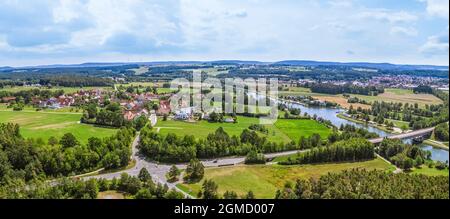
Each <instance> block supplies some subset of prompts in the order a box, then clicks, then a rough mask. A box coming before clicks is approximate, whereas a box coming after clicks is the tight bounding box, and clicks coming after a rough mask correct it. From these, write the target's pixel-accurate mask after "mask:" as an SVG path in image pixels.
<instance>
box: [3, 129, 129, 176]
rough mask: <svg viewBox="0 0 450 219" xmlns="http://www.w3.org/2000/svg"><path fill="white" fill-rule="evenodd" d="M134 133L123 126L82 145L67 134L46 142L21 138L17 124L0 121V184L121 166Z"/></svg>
mask: <svg viewBox="0 0 450 219" xmlns="http://www.w3.org/2000/svg"><path fill="white" fill-rule="evenodd" d="M134 135H135V130H133V129H127V128H123V129H120V130H118V131H117V133H116V134H115V135H113V136H111V137H107V138H104V139H100V138H96V137H92V138H90V139H89V142H88V143H87V144H86V145H83V144H80V143H79V141H78V140H77V139H76V138H75V137H74V136H73V135H72V134H71V133H67V134H65V135H64V136H63V137H62V138H61V139H56V138H54V137H51V138H50V139H49V140H48V143H47V142H44V141H43V140H42V139H25V138H23V137H22V136H21V134H20V130H19V125H17V124H0V184H2V183H6V182H8V181H9V180H11V179H20V180H24V181H30V180H33V179H37V178H44V179H46V178H55V177H63V176H69V175H76V174H81V173H86V172H90V171H93V170H97V169H99V168H105V169H113V168H119V167H124V166H126V165H128V163H129V161H130V156H131V148H130V145H131V142H132V140H133V138H134Z"/></svg>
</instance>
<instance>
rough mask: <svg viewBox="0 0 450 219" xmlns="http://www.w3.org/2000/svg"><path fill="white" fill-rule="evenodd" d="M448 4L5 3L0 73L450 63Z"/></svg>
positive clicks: (441, 0) (429, 0) (351, 0)
mask: <svg viewBox="0 0 450 219" xmlns="http://www.w3.org/2000/svg"><path fill="white" fill-rule="evenodd" d="M448 19H449V3H448V0H395V1H392V0H0V66H6V65H7V66H28V65H41V64H56V63H58V64H67V63H82V62H113V61H163V60H222V59H244V60H261V61H276V60H285V59H303V60H305V59H306V60H323V61H370V62H391V63H404V64H406V63H407V64H439V65H448V59H449V22H448Z"/></svg>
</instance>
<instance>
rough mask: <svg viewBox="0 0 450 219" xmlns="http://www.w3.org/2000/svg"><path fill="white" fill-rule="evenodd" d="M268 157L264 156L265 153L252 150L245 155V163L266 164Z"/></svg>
mask: <svg viewBox="0 0 450 219" xmlns="http://www.w3.org/2000/svg"><path fill="white" fill-rule="evenodd" d="M265 163H266V158H265V157H264V154H262V153H258V152H256V151H250V152H248V154H247V156H246V157H245V164H265Z"/></svg>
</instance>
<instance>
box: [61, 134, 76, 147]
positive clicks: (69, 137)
mask: <svg viewBox="0 0 450 219" xmlns="http://www.w3.org/2000/svg"><path fill="white" fill-rule="evenodd" d="M59 143H60V144H61V145H62V146H63V148H70V147H75V146H77V145H78V144H79V142H78V140H77V139H76V138H75V136H74V135H73V134H72V133H66V134H64V136H63V137H62V138H61V140H60V141H59Z"/></svg>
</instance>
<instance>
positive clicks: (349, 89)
mask: <svg viewBox="0 0 450 219" xmlns="http://www.w3.org/2000/svg"><path fill="white" fill-rule="evenodd" d="M310 88H311V91H312V92H314V93H325V94H344V93H349V94H360V95H370V96H377V95H378V94H380V93H384V88H381V87H374V86H367V87H360V86H355V85H349V84H346V85H335V84H331V83H316V84H313V85H311V87H310Z"/></svg>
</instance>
